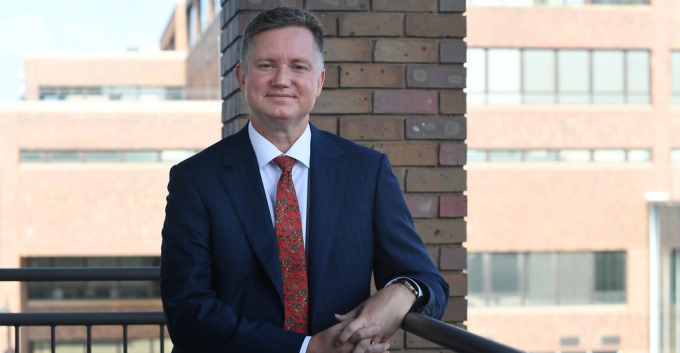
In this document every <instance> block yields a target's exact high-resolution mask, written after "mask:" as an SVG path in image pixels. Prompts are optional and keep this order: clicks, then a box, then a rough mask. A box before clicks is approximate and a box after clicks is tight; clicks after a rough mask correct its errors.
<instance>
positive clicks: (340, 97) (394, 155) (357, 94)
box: [220, 0, 467, 352]
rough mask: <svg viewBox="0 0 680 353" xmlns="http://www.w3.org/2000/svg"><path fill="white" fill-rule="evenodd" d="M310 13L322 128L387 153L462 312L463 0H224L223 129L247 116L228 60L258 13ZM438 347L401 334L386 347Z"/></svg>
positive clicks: (452, 311) (453, 318) (455, 314)
mask: <svg viewBox="0 0 680 353" xmlns="http://www.w3.org/2000/svg"><path fill="white" fill-rule="evenodd" d="M280 5H287V6H296V7H304V8H307V9H309V10H311V11H313V12H314V13H315V14H316V15H317V16H318V17H319V18H320V20H321V21H322V22H323V24H324V27H325V29H326V34H327V39H326V82H325V85H324V92H323V93H322V94H321V97H319V99H318V100H317V103H316V106H315V108H314V110H313V111H312V118H311V119H312V123H313V124H315V125H316V126H318V127H319V128H321V129H324V130H327V131H330V132H332V133H335V134H338V135H340V136H342V137H345V138H348V139H351V140H354V141H356V142H358V143H360V144H363V145H366V146H369V147H372V148H374V149H376V150H379V151H381V152H384V153H386V154H387V155H388V156H389V158H390V161H391V162H392V165H393V167H394V171H395V174H396V175H397V177H398V178H399V179H400V182H401V185H402V190H403V192H404V196H405V198H406V201H407V203H408V205H409V208H410V209H411V212H412V214H413V217H414V221H415V225H416V230H417V231H418V233H419V234H420V235H421V237H422V238H423V240H424V242H425V244H426V245H427V247H428V250H429V252H430V255H431V256H432V259H433V261H434V262H435V263H436V264H437V265H438V266H439V268H440V270H441V271H442V273H443V275H444V277H445V278H446V280H447V281H448V282H449V284H450V285H451V298H450V300H449V306H448V309H447V312H446V314H445V315H444V320H445V321H447V322H452V323H456V324H463V322H464V321H465V320H466V315H467V302H466V300H465V295H466V294H467V278H466V275H465V274H464V273H463V272H462V271H463V270H464V269H465V267H466V250H465V248H464V247H463V242H465V240H466V226H465V220H464V217H465V216H466V215H467V198H466V196H465V195H464V194H463V193H464V191H465V190H466V174H465V170H464V169H463V166H464V165H465V161H466V145H465V139H466V120H465V117H464V114H465V111H466V105H465V95H464V93H463V91H462V89H463V87H464V86H465V68H464V67H463V63H464V62H465V57H466V56H465V52H466V45H465V43H464V42H463V38H464V37H465V34H466V21H465V17H464V16H463V12H464V11H465V2H464V0H418V1H414V0H240V1H236V0H226V1H223V4H222V6H223V11H222V14H221V25H222V33H221V38H220V43H221V44H220V48H221V51H222V58H221V67H220V72H221V74H222V76H223V80H222V96H223V107H222V122H223V135H224V136H227V135H230V134H232V133H234V132H236V131H238V130H239V129H240V128H241V127H242V126H244V124H245V123H246V122H247V120H248V106H247V105H246V104H245V101H244V99H243V97H242V95H241V93H240V92H239V90H238V85H237V84H236V80H235V73H234V67H235V65H236V64H237V63H238V55H239V46H240V39H241V37H240V36H241V35H242V33H243V30H244V28H245V26H246V25H247V24H248V22H249V21H250V20H251V19H252V17H253V16H254V15H255V14H256V13H257V12H258V11H261V10H265V9H269V8H271V7H274V6H280ZM397 349H399V350H404V351H409V352H440V351H441V349H438V347H437V346H435V345H433V344H431V343H429V342H426V341H424V340H422V339H420V338H418V337H417V336H414V335H411V334H403V333H399V334H398V335H397V337H396V338H395V339H394V342H392V347H391V350H397Z"/></svg>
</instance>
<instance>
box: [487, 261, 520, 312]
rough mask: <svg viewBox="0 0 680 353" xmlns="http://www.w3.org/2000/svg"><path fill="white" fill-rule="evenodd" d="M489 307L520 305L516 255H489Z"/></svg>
mask: <svg viewBox="0 0 680 353" xmlns="http://www.w3.org/2000/svg"><path fill="white" fill-rule="evenodd" d="M490 267H491V288H490V289H491V298H490V302H491V305H498V306H503V305H519V304H520V292H519V288H520V285H519V284H520V276H519V256H518V254H516V253H493V254H491V255H490Z"/></svg>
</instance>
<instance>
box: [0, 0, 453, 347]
mask: <svg viewBox="0 0 680 353" xmlns="http://www.w3.org/2000/svg"><path fill="white" fill-rule="evenodd" d="M278 5H289V6H296V7H305V8H308V9H310V10H312V11H314V12H315V13H316V14H317V15H318V16H319V17H320V19H321V20H322V21H323V23H324V26H325V28H326V31H327V35H328V39H327V42H326V45H327V46H326V48H327V56H326V70H327V74H326V84H325V87H324V93H323V94H322V96H321V97H320V99H319V100H318V101H317V105H316V107H315V110H314V111H313V117H312V121H313V123H314V124H316V125H317V126H318V127H319V128H321V129H324V130H327V131H330V132H333V133H335V134H338V135H341V136H343V137H347V138H349V139H353V140H355V141H357V142H358V143H361V144H364V145H366V146H369V147H372V148H374V149H376V150H380V151H383V152H385V153H386V154H388V155H389V157H390V159H391V162H392V164H393V166H394V170H395V174H396V175H397V177H398V178H399V179H400V182H401V184H402V188H403V191H404V192H405V195H406V199H407V202H408V204H409V207H410V209H411V211H412V212H413V214H414V218H415V222H416V227H417V230H418V231H419V233H420V234H421V236H422V237H423V239H424V241H425V243H426V244H427V246H428V250H429V251H430V254H431V256H432V258H433V260H434V261H435V263H436V264H437V265H438V266H439V267H440V269H441V270H442V272H443V273H444V275H445V277H446V279H447V280H448V282H449V283H450V284H451V286H452V292H451V295H452V296H451V298H450V301H449V309H448V310H447V313H446V315H445V317H444V319H445V320H446V321H449V322H454V323H462V322H464V321H465V319H466V311H467V304H466V301H465V298H464V297H465V291H466V277H465V275H464V273H463V269H464V268H465V249H464V248H463V247H462V243H463V241H465V221H464V219H463V217H464V216H465V213H466V207H467V200H466V197H465V196H464V195H463V192H464V191H465V187H466V186H465V185H466V180H465V171H464V170H463V165H464V163H465V145H464V143H463V141H464V139H465V136H466V127H465V119H464V117H463V114H464V113H465V99H464V94H463V92H462V89H463V87H464V80H465V79H464V68H463V63H464V60H465V45H464V43H463V41H462V39H463V38H464V37H465V18H464V17H463V16H462V12H463V11H464V7H465V6H464V1H462V0H422V1H418V2H413V1H395V0H372V1H369V0H358V1H328V0H305V1H303V0H240V1H236V0H228V1H219V0H214V1H213V0H178V1H177V6H176V9H175V11H174V13H173V15H172V16H171V18H170V19H169V22H168V25H167V27H166V28H165V30H164V31H163V32H162V36H161V39H160V43H161V49H162V51H158V52H147V51H128V52H123V53H80V54H49V55H48V54H33V55H31V56H29V57H28V58H27V60H26V77H25V81H26V101H24V102H18V103H7V104H2V105H0V266H1V267H10V268H11V267H20V266H26V267H45V266H47V267H49V266H140V265H142V266H144V265H157V264H158V258H159V252H160V241H161V239H160V230H161V226H162V222H163V217H164V205H165V196H166V194H167V191H166V185H167V178H168V171H169V168H170V167H171V166H172V165H173V164H175V163H177V162H178V161H181V160H182V159H184V158H186V157H188V156H191V155H192V154H194V153H196V152H197V151H199V150H201V149H203V148H205V147H207V146H208V145H210V144H212V143H214V142H216V141H217V140H219V139H220V138H221V137H223V136H226V135H229V134H231V133H233V132H235V131H237V129H239V128H241V127H242V126H244V124H245V122H246V121H247V114H248V112H247V106H246V105H245V102H244V101H243V99H242V96H241V94H240V93H238V89H237V86H236V82H235V80H234V77H233V68H234V66H235V65H236V63H237V62H238V52H239V48H240V33H242V32H243V30H244V28H245V25H246V24H247V23H248V22H249V21H250V19H252V17H253V16H254V15H255V14H256V13H257V12H259V11H261V10H264V9H268V8H271V7H273V6H278ZM220 6H221V8H222V9H223V11H221V12H220ZM222 78H223V79H222ZM220 92H221V94H220ZM220 116H221V119H220ZM1 303H6V304H5V307H6V309H7V310H9V311H12V312H17V311H78V310H96V311H99V310H158V309H160V302H159V300H158V284H157V283H148V282H147V283H145V282H113V283H109V282H88V283H85V282H73V283H70V282H67V283H58V282H54V283H50V282H36V283H31V284H29V285H19V284H16V283H2V284H0V305H2V304H1ZM24 330H25V331H24ZM152 330H153V331H156V330H155V329H152ZM22 332H23V333H22V337H23V342H21V344H22V351H30V352H46V351H49V328H45V329H41V328H38V329H34V328H26V329H22ZM129 334H130V338H131V340H132V343H133V345H132V346H130V350H129V351H130V352H131V353H134V352H153V351H154V349H157V347H158V344H157V342H156V341H157V340H158V333H157V332H150V331H146V330H145V329H139V330H134V331H132V330H131V331H130V333H129ZM93 335H94V340H95V351H97V352H116V351H120V349H121V348H120V347H121V342H120V337H121V333H120V328H115V329H114V328H110V329H109V328H106V327H104V328H97V330H96V331H93ZM7 336H8V337H9V336H10V335H9V332H8V335H7ZM57 338H58V340H59V341H61V342H62V343H59V346H58V351H59V352H64V353H66V352H84V351H85V348H84V347H85V344H84V341H85V328H84V327H83V328H70V327H66V328H62V327H59V328H57ZM8 341H10V342H8ZM13 344H14V343H12V342H11V340H10V339H9V338H8V339H6V340H5V335H4V334H1V331H0V349H3V350H4V349H5V348H11V347H12V346H13ZM153 347H156V348H153ZM166 347H167V346H166ZM392 347H393V349H400V350H402V351H417V352H438V351H440V350H438V349H437V347H436V346H434V345H433V344H431V343H429V342H426V341H424V340H422V339H420V338H418V337H416V336H413V335H410V334H409V335H407V334H404V333H399V334H398V335H397V336H396V338H395V339H394V342H392ZM166 351H167V350H166Z"/></svg>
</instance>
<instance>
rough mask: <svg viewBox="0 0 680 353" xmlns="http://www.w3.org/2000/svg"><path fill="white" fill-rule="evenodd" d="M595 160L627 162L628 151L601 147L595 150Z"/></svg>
mask: <svg viewBox="0 0 680 353" xmlns="http://www.w3.org/2000/svg"><path fill="white" fill-rule="evenodd" d="M593 160H594V161H595V162H625V161H626V151H625V150H618V149H601V150H595V151H593Z"/></svg>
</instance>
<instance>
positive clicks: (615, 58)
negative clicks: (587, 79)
mask: <svg viewBox="0 0 680 353" xmlns="http://www.w3.org/2000/svg"><path fill="white" fill-rule="evenodd" d="M623 60H624V59H623V51H620V50H595V51H593V103H596V104H622V103H624V95H623V88H624V85H623V78H624V75H625V70H624V61H623Z"/></svg>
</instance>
